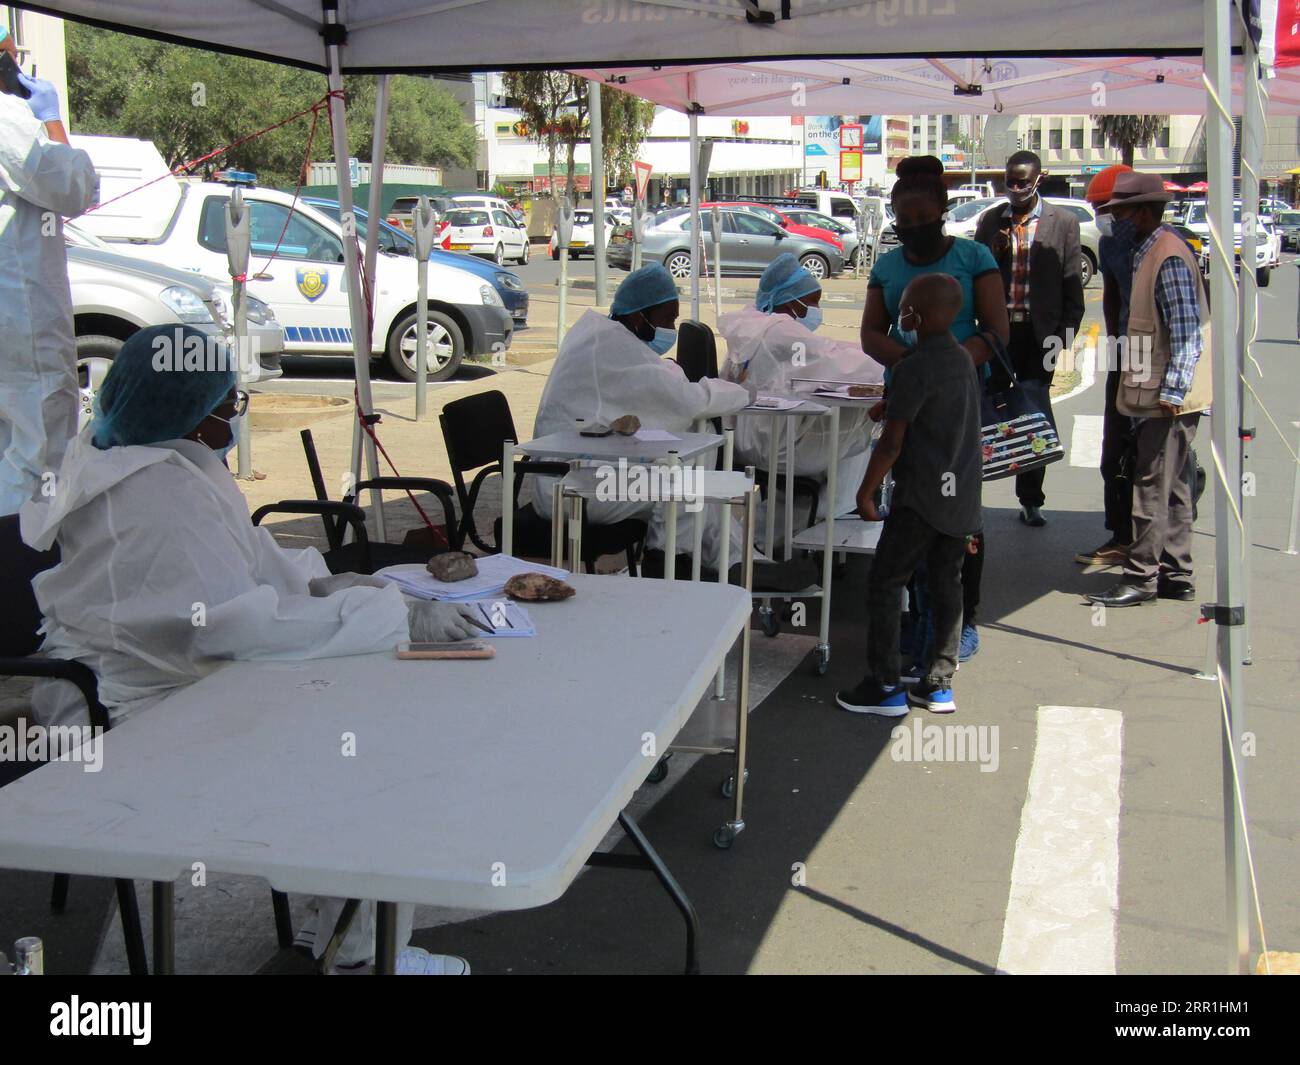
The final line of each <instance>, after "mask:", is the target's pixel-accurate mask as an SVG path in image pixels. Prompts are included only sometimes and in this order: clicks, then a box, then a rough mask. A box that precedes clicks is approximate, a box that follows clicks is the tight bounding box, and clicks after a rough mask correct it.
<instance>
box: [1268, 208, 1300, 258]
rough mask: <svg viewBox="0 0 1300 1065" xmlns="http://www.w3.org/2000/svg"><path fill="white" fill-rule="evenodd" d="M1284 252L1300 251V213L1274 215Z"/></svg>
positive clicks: (1284, 212) (1287, 212) (1290, 211)
mask: <svg viewBox="0 0 1300 1065" xmlns="http://www.w3.org/2000/svg"><path fill="white" fill-rule="evenodd" d="M1273 225H1274V227H1275V228H1276V229H1277V232H1278V237H1279V239H1280V240H1281V243H1282V250H1283V251H1292V250H1294V251H1300V211H1295V210H1287V211H1278V212H1277V213H1276V214H1275V215H1273Z"/></svg>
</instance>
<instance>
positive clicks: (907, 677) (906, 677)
mask: <svg viewBox="0 0 1300 1065" xmlns="http://www.w3.org/2000/svg"><path fill="white" fill-rule="evenodd" d="M922 680H925V666H923V665H921V663H920V662H914V663H913V664H912V665H910V666H908V667H907V669H906V670H904V671H903V672H902V673H900V674H899V677H898V683H899V684H916V683H917V682H918V681H922Z"/></svg>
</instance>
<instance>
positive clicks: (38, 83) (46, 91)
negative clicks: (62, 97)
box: [18, 70, 62, 122]
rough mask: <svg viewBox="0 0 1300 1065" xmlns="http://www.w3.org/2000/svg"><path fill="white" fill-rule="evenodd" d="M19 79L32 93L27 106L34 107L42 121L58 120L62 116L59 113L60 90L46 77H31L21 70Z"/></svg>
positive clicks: (33, 111) (33, 112)
mask: <svg viewBox="0 0 1300 1065" xmlns="http://www.w3.org/2000/svg"><path fill="white" fill-rule="evenodd" d="M18 80H19V81H20V82H22V84H23V87H24V88H25V89H26V90H27V91H28V92H30V93H31V96H29V97H28V98H27V106H28V107H30V108H31V109H32V114H34V115H35V116H36V117H37V119H39V120H40V121H41V122H58V121H59V120H60V118H61V117H62V116H61V115H60V113H59V90H58V89H56V88H55V87H54V86H53V85H52V84H50V82H48V81H46V80H45V79H44V78H29V77H28V76H27V75H26V74H24V73H23V72H22V71H21V70H20V71H19V72H18Z"/></svg>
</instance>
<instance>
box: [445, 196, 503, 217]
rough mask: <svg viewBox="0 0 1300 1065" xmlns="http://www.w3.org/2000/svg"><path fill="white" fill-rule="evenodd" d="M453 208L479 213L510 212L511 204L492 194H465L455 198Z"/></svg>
mask: <svg viewBox="0 0 1300 1065" xmlns="http://www.w3.org/2000/svg"><path fill="white" fill-rule="evenodd" d="M452 208H469V209H471V210H477V211H507V212H509V211H510V204H509V203H507V202H506V201H505V200H503V199H502V198H501V197H500V196H493V195H492V194H491V193H487V192H482V193H463V194H461V195H460V196H453V197H452V203H451V206H450V207H449V208H448V210H451V209H452Z"/></svg>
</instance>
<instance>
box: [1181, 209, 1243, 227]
mask: <svg viewBox="0 0 1300 1065" xmlns="http://www.w3.org/2000/svg"><path fill="white" fill-rule="evenodd" d="M1204 221H1205V204H1203V203H1193V204H1189V205H1188V207H1187V222H1188V224H1189V225H1190V224H1191V223H1192V222H1204ZM1232 224H1233V225H1236V226H1239V225H1241V204H1239V203H1234V204H1233V205H1232Z"/></svg>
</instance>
